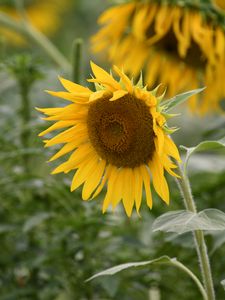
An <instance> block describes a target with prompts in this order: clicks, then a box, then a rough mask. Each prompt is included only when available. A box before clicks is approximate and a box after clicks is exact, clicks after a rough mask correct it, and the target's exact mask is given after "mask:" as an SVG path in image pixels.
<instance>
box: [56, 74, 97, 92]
mask: <svg viewBox="0 0 225 300" xmlns="http://www.w3.org/2000/svg"><path fill="white" fill-rule="evenodd" d="M59 80H60V82H61V84H62V85H63V87H64V88H65V89H66V90H67V91H69V92H70V93H89V94H91V93H92V91H91V90H89V88H87V87H83V86H82V85H79V84H76V83H74V82H72V81H70V80H67V79H64V78H62V77H60V76H59Z"/></svg>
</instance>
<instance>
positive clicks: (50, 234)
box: [0, 0, 225, 300]
mask: <svg viewBox="0 0 225 300" xmlns="http://www.w3.org/2000/svg"><path fill="white" fill-rule="evenodd" d="M109 4H110V3H109V2H107V1H103V0H95V1H88V0H80V1H72V6H71V7H70V9H69V10H68V11H67V12H64V14H63V16H62V24H61V27H60V28H59V30H58V31H57V32H56V33H55V34H54V35H52V36H51V40H52V41H53V43H54V44H55V45H56V46H57V47H58V48H59V49H60V50H61V51H62V52H63V53H64V54H65V56H67V57H68V58H69V59H70V60H71V61H72V56H73V53H72V43H73V41H74V39H75V38H82V39H83V41H84V44H83V53H82V74H81V76H82V80H83V83H84V79H85V78H88V77H89V76H90V67H89V60H90V59H92V60H94V61H95V62H96V63H98V64H101V65H102V66H105V67H106V68H109V67H110V66H109V65H107V63H106V62H102V61H101V57H95V56H93V55H92V54H91V53H90V51H89V37H90V35H91V34H93V33H94V32H96V30H97V25H96V20H97V16H98V15H99V14H100V13H101V12H102V11H103V10H104V9H105V8H106V7H107V6H109ZM0 60H1V61H0V63H1V68H0V82H1V84H0V128H1V131H0V143H1V150H0V245H1V246H0V299H1V300H36V299H37V300H52V299H54V300H86V299H87V300H90V299H91V300H95V299H96V300H110V299H116V300H117V299H123V300H147V299H150V300H159V299H162V300H174V299H183V300H186V299H187V300H190V299H195V300H198V299H201V298H200V297H201V296H200V294H199V291H198V290H197V289H196V287H195V285H194V283H193V282H192V281H191V280H190V278H188V277H186V275H184V274H183V273H180V271H178V270H175V269H173V268H171V267H167V266H159V267H151V268H145V269H133V270H128V271H125V272H122V273H120V274H118V275H116V276H113V277H104V278H101V279H96V280H94V281H92V282H89V283H85V280H86V279H87V278H88V277H90V276H91V275H93V274H94V273H96V272H98V271H100V270H103V269H105V268H108V267H111V266H114V265H117V264H120V263H124V262H130V261H141V260H149V259H153V258H156V257H159V256H161V255H169V256H170V257H177V258H178V259H179V260H180V261H182V262H183V263H184V264H186V265H187V266H189V267H190V269H191V270H192V271H193V272H194V273H195V274H197V275H199V276H200V274H199V270H198V262H197V258H196V253H195V249H194V248H193V246H194V245H193V240H192V236H191V234H183V235H180V236H177V235H173V234H163V233H161V234H159V233H155V234H153V233H152V232H151V224H152V222H153V220H154V219H155V218H156V217H157V216H159V215H160V214H162V213H165V212H167V211H169V210H176V209H183V204H182V199H181V196H180V195H179V193H178V190H177V187H176V185H175V183H174V182H173V181H172V180H171V179H170V178H168V180H169V183H170V191H171V205H170V206H169V207H167V206H165V204H164V203H163V202H162V201H161V200H159V199H158V198H157V196H156V195H155V194H154V206H153V210H152V211H149V209H148V208H147V206H146V205H145V203H144V204H143V205H142V210H141V218H140V217H138V216H137V215H136V214H134V215H133V216H132V217H131V218H130V219H128V218H127V217H126V216H125V214H124V212H123V210H122V208H121V210H120V208H119V209H117V210H116V212H115V213H110V212H109V213H107V214H105V215H103V214H102V212H101V204H102V200H103V195H100V196H99V197H98V199H97V200H93V201H90V202H88V203H87V202H83V201H82V200H81V193H80V190H79V191H78V192H74V193H70V188H69V185H70V180H71V176H70V175H68V176H61V175H55V176H51V175H50V172H51V170H52V169H53V167H54V166H53V164H47V163H46V161H47V160H48V159H49V158H50V156H51V155H52V153H53V152H55V149H54V150H52V149H51V150H49V149H48V148H47V149H44V148H43V143H42V141H41V139H40V138H39V137H38V133H39V132H40V131H42V130H44V128H46V126H47V125H46V123H44V121H42V120H41V118H40V115H39V113H38V112H37V111H35V109H34V108H35V107H54V106H60V105H62V101H60V100H58V99H56V98H53V97H51V96H48V95H47V94H46V93H45V92H44V90H46V89H50V90H57V89H60V85H59V84H58V79H57V75H58V74H60V75H63V76H64V77H66V78H68V79H70V78H71V74H66V73H65V72H62V70H60V69H59V68H58V67H57V66H55V65H54V63H53V62H52V61H51V60H50V59H49V57H48V56H47V55H46V54H45V53H44V52H43V51H42V50H40V49H39V48H38V47H37V46H36V45H34V44H33V43H28V44H27V45H25V46H22V47H21V46H18V47H16V46H15V45H12V44H11V42H10V40H7V39H5V38H4V36H2V37H1V48H0ZM21 82H22V83H24V82H25V83H26V84H27V85H28V92H29V93H28V98H27V99H25V100H26V101H24V99H23V97H21V96H22V94H23V90H22V89H21ZM179 112H182V115H181V116H179V117H177V118H176V120H173V124H174V125H176V126H178V127H180V130H179V131H178V132H177V133H175V134H174V138H175V140H176V142H177V144H178V145H179V144H182V145H185V146H193V145H195V144H196V143H198V142H200V141H202V140H205V139H218V138H221V137H222V136H224V133H225V130H224V125H225V119H224V116H223V115H222V116H219V117H218V116H210V117H204V118H202V117H201V118H200V117H198V116H196V115H191V114H190V113H189V112H188V111H187V110H186V108H185V107H179ZM171 124H172V123H171ZM190 174H191V183H192V185H193V193H194V195H195V197H196V200H197V205H198V208H199V209H200V210H201V209H205V208H209V207H213V208H218V209H221V210H223V211H225V202H224V195H225V162H224V156H221V155H220V154H219V153H212V154H210V153H208V154H198V155H196V156H195V157H193V158H192V161H191V164H190ZM103 193H104V192H103ZM143 202H145V201H143ZM207 242H208V245H209V252H210V258H211V262H212V270H213V274H214V277H215V285H216V292H217V296H218V299H221V300H222V299H224V297H225V296H224V295H225V294H224V290H223V288H222V286H221V284H220V281H221V280H222V279H224V278H225V268H224V264H225V257H224V251H225V245H224V242H225V236H224V234H213V235H212V234H210V235H207Z"/></svg>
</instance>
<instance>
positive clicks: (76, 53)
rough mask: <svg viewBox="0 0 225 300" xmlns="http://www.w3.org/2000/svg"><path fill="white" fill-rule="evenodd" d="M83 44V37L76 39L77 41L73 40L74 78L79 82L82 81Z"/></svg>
mask: <svg viewBox="0 0 225 300" xmlns="http://www.w3.org/2000/svg"><path fill="white" fill-rule="evenodd" d="M82 45H83V40H82V39H75V41H74V42H73V58H72V59H73V61H72V64H73V70H72V80H73V81H74V82H76V83H78V84H80V83H81V59H82Z"/></svg>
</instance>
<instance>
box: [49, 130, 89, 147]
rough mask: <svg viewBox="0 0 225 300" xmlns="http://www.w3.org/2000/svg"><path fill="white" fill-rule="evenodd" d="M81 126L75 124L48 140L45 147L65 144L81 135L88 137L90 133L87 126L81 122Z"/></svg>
mask: <svg viewBox="0 0 225 300" xmlns="http://www.w3.org/2000/svg"><path fill="white" fill-rule="evenodd" d="M79 125H80V126H73V127H71V128H69V129H67V130H65V131H63V132H61V133H59V134H58V135H56V136H55V137H53V138H52V139H50V140H48V142H47V143H46V144H45V147H51V146H54V145H57V144H63V143H68V142H71V141H72V140H73V139H76V138H79V137H81V136H84V137H86V139H88V133H87V129H86V126H81V125H82V124H79Z"/></svg>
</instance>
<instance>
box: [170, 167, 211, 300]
mask: <svg viewBox="0 0 225 300" xmlns="http://www.w3.org/2000/svg"><path fill="white" fill-rule="evenodd" d="M177 166H178V169H177V171H178V174H179V176H180V178H179V179H177V181H176V182H177V184H178V187H179V189H180V192H181V194H182V196H183V199H184V204H185V207H186V209H187V210H188V211H191V212H193V213H197V209H196V205H195V201H194V198H193V196H192V192H191V187H190V183H189V179H188V177H187V176H186V175H185V174H184V172H183V170H182V168H181V166H180V165H179V164H177ZM193 235H194V240H195V246H196V250H197V254H198V259H199V262H200V269H201V274H202V279H203V283H204V286H205V289H206V292H207V296H208V300H215V299H216V298H215V291H214V287H213V280H212V273H211V268H210V262H209V256H208V251H207V246H206V242H205V238H204V234H203V232H202V231H201V230H196V231H194V232H193Z"/></svg>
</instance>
